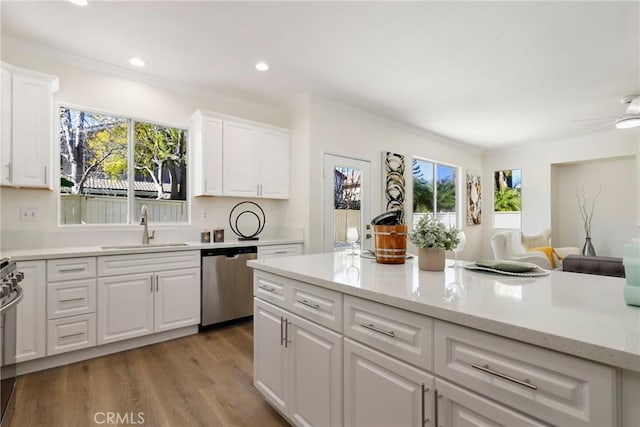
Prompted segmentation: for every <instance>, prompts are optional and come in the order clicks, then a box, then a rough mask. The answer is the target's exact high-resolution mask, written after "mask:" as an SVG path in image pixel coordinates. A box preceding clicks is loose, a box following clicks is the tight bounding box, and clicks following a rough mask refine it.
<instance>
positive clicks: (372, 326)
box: [360, 323, 396, 338]
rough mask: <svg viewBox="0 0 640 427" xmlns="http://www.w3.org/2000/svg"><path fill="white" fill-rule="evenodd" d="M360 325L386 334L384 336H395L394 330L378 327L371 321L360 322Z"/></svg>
mask: <svg viewBox="0 0 640 427" xmlns="http://www.w3.org/2000/svg"><path fill="white" fill-rule="evenodd" d="M360 326H362V327H363V328H367V329H370V330H372V331H373V332H377V333H379V334H382V335H386V336H388V337H391V338H395V337H396V333H395V332H393V331H385V330H382V329H378V328H376V327H375V326H374V325H373V323H361V324H360Z"/></svg>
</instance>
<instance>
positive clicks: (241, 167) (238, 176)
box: [222, 120, 261, 197]
mask: <svg viewBox="0 0 640 427" xmlns="http://www.w3.org/2000/svg"><path fill="white" fill-rule="evenodd" d="M255 141H256V129H255V128H254V127H253V126H251V125H248V124H244V123H239V122H233V121H229V120H225V121H224V132H223V150H222V151H223V152H222V157H223V159H224V160H223V180H222V185H223V194H224V195H225V196H238V197H257V196H258V183H257V181H256V174H255V165H256V163H257V162H258V161H261V160H260V159H258V158H256V157H255V156H256V153H255V151H254V150H255V148H254V147H255Z"/></svg>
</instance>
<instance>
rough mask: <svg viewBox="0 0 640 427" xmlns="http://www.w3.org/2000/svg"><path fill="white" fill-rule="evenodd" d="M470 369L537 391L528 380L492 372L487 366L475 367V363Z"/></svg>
mask: <svg viewBox="0 0 640 427" xmlns="http://www.w3.org/2000/svg"><path fill="white" fill-rule="evenodd" d="M471 367H472V368H475V369H478V370H480V371H482V372H486V373H487V374H491V375H495V376H496V377H499V378H502V379H504V380H508V381H511V382H514V383H516V384H519V385H521V386H524V387H529V388H530V389H532V390H537V389H538V387H536V386H535V385H533V384H531V383H530V382H529V380H528V379H524V380H519V379H517V378H514V377H512V376H509V375H505V374H503V373H500V372H498V371H494V370H493V369H489V365H483V366H481V365H477V364H475V363H472V364H471Z"/></svg>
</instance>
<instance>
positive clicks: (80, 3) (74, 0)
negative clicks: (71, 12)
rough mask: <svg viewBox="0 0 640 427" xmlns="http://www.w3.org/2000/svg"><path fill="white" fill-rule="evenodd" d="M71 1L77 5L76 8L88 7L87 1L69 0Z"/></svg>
mask: <svg viewBox="0 0 640 427" xmlns="http://www.w3.org/2000/svg"><path fill="white" fill-rule="evenodd" d="M69 1H70V2H71V3H73V4H75V5H76V6H86V5H87V3H88V1H87V0H69Z"/></svg>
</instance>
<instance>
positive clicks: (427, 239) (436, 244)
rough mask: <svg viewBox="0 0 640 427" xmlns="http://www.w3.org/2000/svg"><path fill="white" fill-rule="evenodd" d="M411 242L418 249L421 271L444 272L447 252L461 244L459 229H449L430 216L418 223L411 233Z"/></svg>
mask: <svg viewBox="0 0 640 427" xmlns="http://www.w3.org/2000/svg"><path fill="white" fill-rule="evenodd" d="M409 241H410V242H411V243H413V244H414V245H416V246H417V247H418V266H419V268H420V270H427V271H442V270H444V264H445V251H449V250H452V249H454V248H455V247H456V246H458V243H460V239H459V238H458V229H457V228H455V227H452V226H450V227H447V226H446V225H444V224H443V223H442V222H440V221H438V219H437V218H434V217H431V216H428V215H425V216H423V217H421V218H420V219H419V220H418V222H416V224H415V225H414V227H413V231H412V232H411V233H409Z"/></svg>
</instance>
